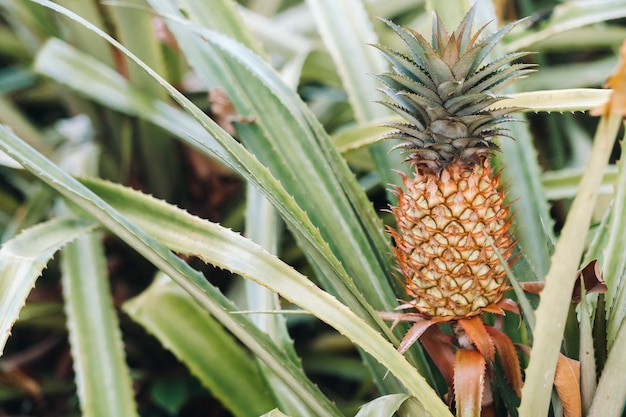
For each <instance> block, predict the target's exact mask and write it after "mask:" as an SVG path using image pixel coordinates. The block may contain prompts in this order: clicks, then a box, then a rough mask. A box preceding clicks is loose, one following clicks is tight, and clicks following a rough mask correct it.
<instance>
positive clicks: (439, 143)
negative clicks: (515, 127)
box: [376, 7, 533, 320]
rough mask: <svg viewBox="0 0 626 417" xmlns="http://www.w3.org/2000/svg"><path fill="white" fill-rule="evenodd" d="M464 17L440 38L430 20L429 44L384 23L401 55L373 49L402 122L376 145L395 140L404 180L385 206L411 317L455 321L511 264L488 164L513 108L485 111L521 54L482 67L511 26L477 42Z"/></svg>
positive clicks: (482, 302)
mask: <svg viewBox="0 0 626 417" xmlns="http://www.w3.org/2000/svg"><path fill="white" fill-rule="evenodd" d="M475 12H476V8H475V7H474V8H472V9H471V10H470V11H469V12H468V13H467V15H466V16H465V17H464V18H463V20H462V21H461V23H460V24H459V26H458V27H457V29H456V30H455V31H454V32H453V33H452V34H448V31H447V29H446V28H445V27H444V25H443V24H442V22H441V20H440V19H439V17H438V16H435V19H434V23H433V32H432V44H431V43H429V42H428V41H427V40H426V39H424V37H422V36H421V35H420V34H418V33H417V32H415V31H413V30H411V29H410V28H406V27H400V26H398V25H396V24H394V23H392V22H389V21H386V23H387V24H388V25H389V26H390V27H391V28H392V29H393V30H394V31H395V32H396V33H397V34H398V35H399V36H400V37H401V38H402V40H403V41H404V43H405V44H406V45H407V46H408V52H409V53H408V55H405V54H402V53H400V52H397V51H394V50H392V49H389V48H386V47H383V46H380V45H376V47H377V48H378V49H380V50H381V51H382V53H383V54H384V56H385V57H386V58H387V59H388V60H389V61H390V62H391V64H392V67H393V72H390V73H386V74H380V75H377V76H376V77H377V78H378V79H379V80H380V81H381V82H382V83H383V84H385V88H382V89H381V91H383V92H384V93H385V94H386V95H387V96H388V97H389V99H390V101H386V102H383V103H382V104H384V105H386V106H387V107H389V108H391V109H392V110H393V111H395V112H396V113H398V114H399V115H401V116H402V117H403V119H404V121H403V122H399V123H390V124H387V126H389V127H392V128H393V129H394V131H393V132H392V133H390V134H387V135H386V136H385V137H384V138H383V139H385V138H393V139H400V140H401V141H402V142H401V143H400V144H399V145H398V146H396V147H395V148H400V149H401V150H402V151H403V152H404V153H405V154H406V155H407V156H406V159H405V162H407V163H409V164H410V165H411V166H412V168H413V171H414V172H413V175H405V174H400V175H401V176H402V183H403V185H404V187H399V186H397V187H395V189H394V192H395V195H396V196H397V198H398V202H397V205H396V206H393V207H391V212H392V213H393V214H394V216H395V218H396V220H397V224H398V229H399V230H397V231H396V230H395V229H393V228H389V232H390V234H391V236H392V237H393V239H394V241H395V248H394V252H395V257H396V260H397V269H398V270H399V272H400V273H401V274H402V276H403V277H404V280H403V285H404V287H405V289H406V291H407V293H408V295H409V296H410V297H411V299H412V300H411V301H409V302H407V303H406V304H404V305H402V306H400V308H415V309H416V310H417V311H418V312H419V313H420V314H421V315H422V316H425V317H426V318H441V319H445V320H460V319H463V318H467V317H472V316H475V315H478V314H480V313H482V312H484V311H496V310H498V309H497V308H496V307H495V304H497V303H498V301H500V300H501V298H502V296H503V294H504V292H505V291H506V290H507V288H508V285H507V279H506V272H505V269H504V267H503V265H502V263H501V261H500V258H499V256H498V252H500V254H501V256H502V257H503V259H507V260H510V259H511V256H512V251H513V246H514V240H513V238H512V237H511V235H510V234H509V228H510V213H509V206H508V205H507V203H506V202H505V198H504V190H503V189H502V187H501V186H500V185H501V184H500V182H501V179H500V173H499V172H495V171H494V169H493V168H492V167H491V162H490V157H491V156H492V154H493V152H494V151H497V150H498V146H497V145H496V144H495V143H494V142H493V139H494V138H496V137H497V136H509V135H508V133H507V130H506V129H504V128H503V127H502V126H501V124H502V123H504V122H508V121H511V120H513V118H512V116H511V115H510V114H511V113H512V112H514V111H516V110H518V109H515V108H501V109H497V110H493V109H491V106H492V105H493V104H495V103H496V102H497V101H499V100H501V99H502V98H503V97H502V96H500V95H498V94H499V93H500V92H501V91H502V90H503V89H504V88H505V87H506V86H507V85H509V84H510V83H511V82H512V81H514V80H516V79H518V78H519V77H520V76H523V75H525V74H527V73H528V72H530V71H533V70H532V68H531V67H532V65H531V64H511V63H512V62H513V61H515V60H517V59H518V58H520V57H522V56H525V55H527V54H526V53H512V54H508V55H506V56H503V57H501V58H500V59H497V60H495V61H492V62H490V63H488V64H483V61H484V60H485V58H486V56H487V55H488V54H489V52H490V51H491V50H492V48H493V47H494V45H495V44H496V43H497V42H498V41H500V40H501V39H502V37H503V36H504V35H505V34H506V33H507V32H508V31H509V30H510V29H511V28H512V27H513V26H514V23H513V24H510V25H508V26H506V27H504V28H502V29H501V30H499V31H497V32H496V33H493V34H491V35H489V36H486V37H484V38H483V39H479V37H480V35H481V33H482V32H483V31H484V29H485V26H483V27H481V28H480V29H479V30H477V31H476V33H474V34H472V21H473V19H474V16H475Z"/></svg>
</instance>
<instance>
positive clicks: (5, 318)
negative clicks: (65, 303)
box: [0, 218, 97, 351]
mask: <svg viewBox="0 0 626 417" xmlns="http://www.w3.org/2000/svg"><path fill="white" fill-rule="evenodd" d="M96 227H97V223H94V222H90V221H85V220H75V219H67V218H59V219H55V220H50V221H48V222H45V223H40V224H38V225H37V226H34V227H31V228H29V229H26V230H24V231H23V232H22V233H20V234H19V235H17V236H16V237H14V238H13V239H11V240H9V241H8V242H5V243H4V244H3V245H2V248H0V351H4V346H5V344H6V341H7V339H8V337H9V335H10V334H11V327H13V323H15V320H17V317H18V315H19V313H20V310H21V309H22V307H23V306H24V303H25V302H26V297H27V296H28V293H29V292H30V290H31V289H32V288H33V286H34V285H35V280H36V279H37V278H38V277H39V275H40V274H41V271H43V269H44V268H45V267H46V265H47V263H48V262H49V261H50V259H51V258H52V256H54V254H55V253H56V252H57V251H58V250H59V249H61V248H62V247H63V246H65V245H66V244H67V243H68V242H71V241H72V240H74V239H76V238H77V237H79V236H81V235H83V234H85V233H88V232H91V231H92V230H94V229H95V228H96Z"/></svg>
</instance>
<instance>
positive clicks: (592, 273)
mask: <svg viewBox="0 0 626 417" xmlns="http://www.w3.org/2000/svg"><path fill="white" fill-rule="evenodd" d="M581 278H582V284H583V285H584V286H585V292H587V293H593V292H595V293H605V292H606V290H607V287H606V283H605V282H604V277H603V276H602V270H601V269H600V265H599V264H598V261H597V260H596V259H594V260H593V261H591V262H589V263H588V264H587V265H585V266H584V267H582V268H581V269H579V270H578V275H577V276H576V284H575V285H574V292H573V294H572V301H574V302H575V303H579V302H580V294H581V288H580V284H581Z"/></svg>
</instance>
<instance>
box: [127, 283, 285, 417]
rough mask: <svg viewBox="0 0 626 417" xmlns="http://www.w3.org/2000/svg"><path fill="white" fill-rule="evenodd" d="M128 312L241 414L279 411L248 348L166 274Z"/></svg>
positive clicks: (239, 416) (247, 416) (240, 416)
mask: <svg viewBox="0 0 626 417" xmlns="http://www.w3.org/2000/svg"><path fill="white" fill-rule="evenodd" d="M123 308H124V311H125V312H126V313H128V314H129V315H130V317H131V318H132V319H133V320H135V321H136V322H138V323H139V324H141V325H142V326H143V327H144V328H145V329H146V330H147V331H148V332H149V333H151V334H153V335H154V336H156V337H157V338H158V339H159V341H160V342H161V343H162V344H163V346H165V347H166V348H167V349H169V350H171V351H172V352H173V353H174V354H175V355H176V357H177V358H178V359H179V360H180V361H181V362H183V363H184V364H185V365H186V366H187V367H188V368H189V370H190V371H191V373H192V374H194V375H195V376H196V377H197V378H198V379H199V380H200V382H201V383H202V385H204V386H205V387H207V388H208V389H209V391H210V392H211V394H212V395H213V396H214V397H215V398H217V399H219V400H220V402H221V403H222V404H224V406H225V407H226V408H228V409H229V410H230V411H231V412H232V413H233V414H234V415H235V416H237V417H257V416H258V415H260V414H262V413H265V412H267V410H271V409H272V408H274V407H276V404H275V403H274V401H273V400H272V396H271V395H270V394H269V392H268V391H267V387H266V386H265V383H264V382H263V381H262V380H261V377H260V375H259V368H258V367H257V364H256V363H255V362H254V361H253V360H252V359H251V357H250V356H249V355H248V353H247V352H246V351H245V350H244V348H242V347H241V345H240V344H238V343H237V341H236V340H235V339H234V338H233V337H232V336H231V335H230V334H229V333H228V332H226V331H225V330H224V328H223V327H222V326H221V325H220V324H219V323H218V322H217V321H216V320H215V319H214V318H213V317H212V316H211V315H209V314H207V312H206V311H205V310H204V309H203V308H202V307H200V305H198V303H196V301H195V300H194V299H193V298H192V297H191V296H190V295H189V294H188V293H186V292H185V291H183V289H182V288H180V287H179V286H178V285H176V283H174V281H172V280H171V279H170V278H169V277H167V276H166V275H164V274H162V273H157V276H156V277H155V280H154V281H153V283H152V284H151V285H150V287H148V289H147V290H145V291H144V292H142V293H141V294H139V295H138V296H137V297H135V298H133V299H131V300H129V301H127V302H125V303H124V305H123ZM116 415H121V414H116Z"/></svg>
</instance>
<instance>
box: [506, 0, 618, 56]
mask: <svg viewBox="0 0 626 417" xmlns="http://www.w3.org/2000/svg"><path fill="white" fill-rule="evenodd" d="M624 16H626V4H624V2H623V1H622V0H596V1H593V2H583V1H571V2H566V3H563V4H560V5H558V6H556V7H555V8H554V10H553V11H552V13H551V14H550V17H549V18H548V20H547V21H546V22H545V23H544V24H543V25H542V26H543V27H542V28H541V30H538V31H532V30H528V31H525V32H524V33H523V35H520V36H519V37H517V38H516V39H515V40H513V41H510V42H509V43H508V44H507V45H506V48H507V50H509V51H517V50H519V49H523V48H528V47H530V46H532V44H533V43H535V42H539V41H541V40H543V39H547V38H549V37H551V36H553V35H555V34H557V33H562V32H565V31H567V30H571V29H576V28H579V27H583V26H586V25H591V24H594V23H599V22H605V21H608V20H612V19H620V18H623V17H624Z"/></svg>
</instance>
